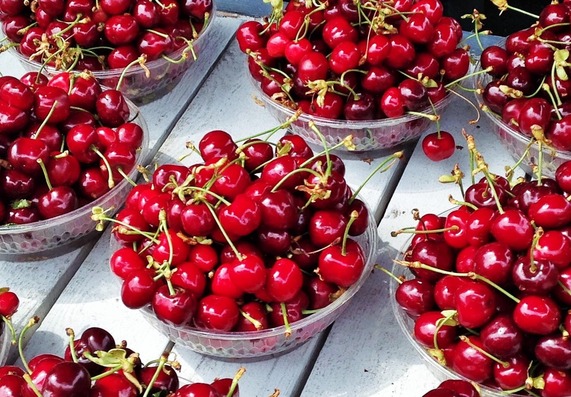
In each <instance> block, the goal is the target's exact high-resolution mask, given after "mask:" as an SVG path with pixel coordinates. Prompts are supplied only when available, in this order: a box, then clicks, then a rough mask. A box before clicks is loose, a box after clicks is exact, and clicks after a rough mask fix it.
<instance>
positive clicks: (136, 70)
mask: <svg viewBox="0 0 571 397" xmlns="http://www.w3.org/2000/svg"><path fill="white" fill-rule="evenodd" d="M216 11H217V9H216V3H215V2H214V1H213V2H212V10H211V11H210V15H209V18H208V20H207V21H206V23H205V25H204V26H203V27H202V29H201V31H200V33H199V35H198V37H196V38H195V39H193V40H191V42H192V45H193V46H195V45H197V44H201V43H202V42H203V41H204V39H203V38H204V37H206V36H208V35H209V34H210V31H211V30H212V25H213V24H214V20H215V19H216V15H217V13H216ZM2 33H3V35H4V36H5V33H4V27H2ZM10 43H12V41H10ZM17 47H18V46H10V47H9V48H8V51H9V52H10V53H12V54H14V55H15V56H16V57H17V58H18V60H19V61H21V62H24V63H25V64H27V65H30V67H32V68H39V67H41V66H42V65H41V64H40V63H39V62H38V61H34V60H31V59H29V58H28V57H26V56H25V55H24V54H22V53H21V52H20V51H18V49H17ZM185 51H188V47H187V46H184V47H181V48H179V49H178V50H176V51H174V52H172V53H170V54H168V56H169V57H171V56H174V57H179V56H182V54H183V52H185ZM197 57H198V56H197ZM189 61H194V60H193V58H192V57H189V58H187V60H186V61H185V62H182V63H181V64H183V65H184V64H188V63H189ZM169 64H170V62H169V61H167V60H165V59H163V58H157V59H153V60H152V61H148V62H145V67H146V68H148V69H149V70H153V69H157V68H159V67H161V66H163V65H167V66H168V65H169ZM173 65H178V64H174V63H173ZM44 70H46V71H47V72H48V73H50V74H53V73H58V72H63V71H65V70H63V69H55V68H53V67H50V66H47V65H46V66H45V67H44ZM75 71H76V72H80V70H75ZM123 71H124V68H113V69H104V70H93V71H89V73H91V74H93V76H94V77H95V78H98V79H101V78H117V77H120V76H121V75H122V74H123ZM141 72H144V69H143V68H142V67H141V66H140V65H139V64H135V65H133V66H131V68H130V69H129V70H127V71H126V72H124V76H125V77H129V76H132V75H134V74H140V73H141Z"/></svg>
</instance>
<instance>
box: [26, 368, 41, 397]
mask: <svg viewBox="0 0 571 397" xmlns="http://www.w3.org/2000/svg"><path fill="white" fill-rule="evenodd" d="M22 378H24V380H25V381H26V383H27V384H28V387H29V388H30V389H32V392H33V393H34V394H35V395H36V396H37V397H43V395H42V393H41V392H40V391H39V390H38V387H37V386H36V384H35V383H34V381H33V380H32V377H31V376H30V375H29V374H27V373H25V374H24V375H22Z"/></svg>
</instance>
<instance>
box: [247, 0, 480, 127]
mask: <svg viewBox="0 0 571 397" xmlns="http://www.w3.org/2000/svg"><path fill="white" fill-rule="evenodd" d="M279 3H281V2H279ZM236 38H237V40H238V44H239V46H240V49H241V50H242V51H243V52H245V53H247V54H248V55H249V58H248V67H249V71H250V73H251V75H252V76H253V78H254V79H255V80H257V82H258V83H259V84H260V87H261V90H262V91H263V92H264V93H265V94H267V95H268V96H270V97H271V98H273V99H274V100H276V101H278V102H280V103H282V104H284V105H286V106H288V107H291V108H294V109H301V110H302V111H303V112H304V113H307V114H310V115H315V116H319V117H324V118H329V119H346V120H371V119H382V118H387V117H398V116H403V115H404V114H406V113H407V112H409V111H414V112H418V111H426V112H428V113H433V110H432V109H431V107H430V103H432V104H435V103H438V102H439V101H441V100H442V99H443V98H444V97H445V96H446V93H447V88H446V85H447V84H448V83H451V82H453V81H456V80H457V79H460V78H462V77H463V76H465V74H466V73H467V71H468V69H469V63H470V59H469V54H468V52H467V50H466V49H465V48H458V44H459V43H460V41H461V39H462V28H461V27H460V25H459V24H458V22H457V21H456V20H454V19H453V18H450V17H446V16H443V6H442V3H441V2H440V1H439V0H396V1H393V2H386V1H380V0H373V1H366V2H365V1H353V0H329V1H312V2H308V1H302V0H294V1H290V2H288V4H287V6H286V7H285V11H284V12H283V14H282V13H281V12H280V10H278V9H275V10H274V13H273V14H272V16H271V17H270V18H269V20H268V21H267V22H265V23H260V22H258V21H248V22H245V23H244V24H242V25H241V26H240V28H239V29H238V31H237V33H236Z"/></svg>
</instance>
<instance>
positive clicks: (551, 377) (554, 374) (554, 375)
mask: <svg viewBox="0 0 571 397" xmlns="http://www.w3.org/2000/svg"><path fill="white" fill-rule="evenodd" d="M543 380H544V382H545V384H544V386H543V389H542V391H541V396H542V397H564V396H565V394H566V393H568V392H569V388H570V387H571V374H570V373H569V371H558V370H556V369H553V368H546V369H545V371H544V373H543Z"/></svg>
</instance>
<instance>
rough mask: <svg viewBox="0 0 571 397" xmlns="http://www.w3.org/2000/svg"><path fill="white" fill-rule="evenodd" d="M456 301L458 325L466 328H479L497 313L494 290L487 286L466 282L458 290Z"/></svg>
mask: <svg viewBox="0 0 571 397" xmlns="http://www.w3.org/2000/svg"><path fill="white" fill-rule="evenodd" d="M454 301H455V303H456V311H457V313H458V314H457V315H458V323H460V325H462V326H463V327H466V328H478V327H481V326H483V325H484V324H486V323H487V322H488V321H489V320H490V319H491V318H492V316H493V315H494V313H495V311H496V297H495V292H494V290H492V289H491V287H489V286H488V285H487V284H484V283H480V282H472V281H466V282H464V283H461V284H460V285H459V286H458V288H457V289H456V292H455V296H454Z"/></svg>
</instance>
